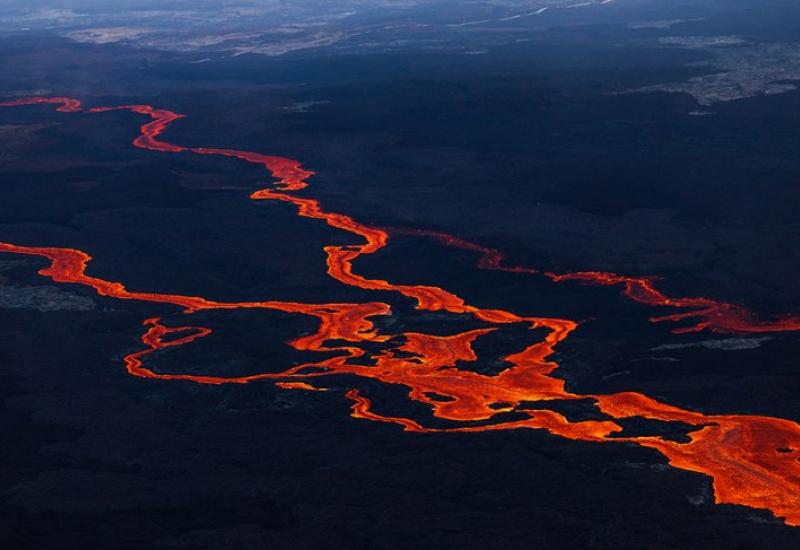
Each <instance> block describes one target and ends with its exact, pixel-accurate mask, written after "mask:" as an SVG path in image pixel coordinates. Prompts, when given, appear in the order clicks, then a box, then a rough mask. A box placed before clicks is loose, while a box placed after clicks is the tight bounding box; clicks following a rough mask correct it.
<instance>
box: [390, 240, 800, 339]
mask: <svg viewBox="0 0 800 550" xmlns="http://www.w3.org/2000/svg"><path fill="white" fill-rule="evenodd" d="M390 231H391V232H392V233H395V234H398V235H413V236H419V237H427V238H431V239H434V240H436V241H438V242H440V243H442V244H444V245H447V246H450V247H453V248H460V249H462V250H469V251H472V252H477V253H478V254H480V257H479V259H478V267H479V268H481V269H489V270H493V271H505V272H508V273H525V274H529V275H543V276H545V277H547V278H548V279H550V280H551V281H554V282H557V283H562V282H567V281H578V282H582V283H585V284H592V285H598V286H616V285H622V287H623V290H622V294H623V295H624V296H625V297H626V298H629V299H631V300H633V301H635V302H638V303H640V304H644V305H648V306H654V307H674V308H678V309H689V311H682V312H678V313H674V314H671V315H663V316H659V317H653V318H651V319H650V320H651V321H652V322H654V323H658V322H662V321H673V322H679V321H684V320H687V319H698V321H697V322H696V323H695V324H693V325H690V326H685V327H678V328H675V329H673V331H672V332H674V333H676V334H683V333H688V332H700V331H702V330H711V331H712V332H720V333H759V332H789V331H797V330H800V317H798V316H790V315H785V316H782V317H780V318H778V319H776V320H773V321H764V320H762V319H759V318H757V317H756V316H755V315H754V314H753V313H752V312H751V311H749V310H748V309H746V308H744V307H742V306H738V305H736V304H729V303H727V302H720V301H718V300H711V299H709V298H670V297H669V296H667V295H666V294H664V293H663V292H661V291H660V290H658V289H657V288H656V287H655V281H654V279H653V278H652V277H628V276H625V275H617V274H616V273H609V272H605V271H578V272H574V273H561V274H559V273H552V272H549V271H540V270H538V269H534V268H530V267H522V266H508V265H505V261H506V256H505V254H503V253H502V252H501V251H499V250H497V249H495V248H489V247H485V246H481V245H479V244H475V243H472V242H469V241H466V240H464V239H460V238H458V237H454V236H452V235H449V234H447V233H443V232H441V231H428V230H423V229H394V228H393V229H391V230H390Z"/></svg>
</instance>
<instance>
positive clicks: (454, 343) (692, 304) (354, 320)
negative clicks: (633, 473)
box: [0, 97, 800, 526]
mask: <svg viewBox="0 0 800 550" xmlns="http://www.w3.org/2000/svg"><path fill="white" fill-rule="evenodd" d="M42 103H47V104H54V105H57V106H58V107H57V110H58V111H61V112H85V113H103V112H107V111H111V110H127V111H131V112H134V113H138V114H141V115H144V116H146V117H148V118H149V121H148V122H147V123H146V124H144V125H143V126H141V134H140V135H139V136H138V137H137V138H136V139H135V140H134V142H133V143H134V145H135V146H137V147H140V148H143V149H148V150H152V151H159V152H164V153H182V154H197V155H216V156H225V157H233V158H236V159H240V160H242V161H244V162H248V163H252V164H256V165H261V166H263V167H264V168H265V169H266V170H267V171H268V172H269V174H270V175H271V176H272V177H273V178H274V179H275V180H276V181H275V183H274V184H273V185H272V186H271V187H269V188H265V189H261V190H259V191H256V192H254V193H253V194H252V195H251V199H253V200H273V201H282V202H285V203H288V204H290V205H293V206H294V207H295V208H296V210H297V214H298V216H300V217H303V218H312V219H316V220H321V221H322V222H324V223H326V224H327V225H328V226H330V227H332V228H335V229H338V230H341V231H344V232H347V233H349V234H351V235H353V236H355V237H357V238H359V239H361V240H362V241H363V242H362V243H361V244H355V245H343V246H333V245H331V246H326V247H325V248H324V250H325V253H326V255H327V273H328V275H329V276H330V277H332V278H333V279H335V280H336V281H339V282H341V283H343V284H345V285H350V286H353V287H358V288H361V289H365V290H372V291H383V292H393V293H399V294H400V295H402V296H404V297H406V298H408V299H410V300H412V301H413V302H414V303H415V304H416V309H417V310H423V311H444V312H449V313H456V314H462V315H469V316H472V317H473V318H475V319H476V320H478V321H480V322H481V323H482V324H483V325H485V328H479V329H474V330H470V331H466V332H462V333H458V334H453V335H449V336H434V335H430V334H423V333H416V332H405V333H401V334H382V333H381V331H380V330H379V329H378V328H377V327H376V325H375V323H374V322H373V321H374V319H375V318H376V317H378V316H387V315H390V314H391V308H390V306H389V304H386V303H383V302H379V301H372V302H364V303H320V304H308V303H300V302H283V301H254V302H222V301H215V300H212V299H208V298H203V297H199V296H183V295H173V294H159V293H156V292H139V291H133V290H128V289H127V288H126V287H125V286H124V284H122V283H121V282H116V281H108V280H104V279H101V278H97V277H93V276H91V275H90V274H88V273H87V270H88V267H89V263H90V261H91V256H89V255H88V254H87V253H85V252H82V251H80V250H75V249H69V248H52V247H27V246H18V245H14V244H10V243H3V242H0V252H5V253H10V254H21V255H29V256H38V257H41V258H46V259H47V260H49V262H50V265H49V267H46V268H45V269H42V270H41V271H40V272H39V273H40V274H41V275H43V276H45V277H49V278H50V279H52V280H53V281H55V282H58V283H71V284H78V285H83V286H87V287H91V288H92V289H94V290H95V291H96V292H97V293H98V294H99V295H101V296H107V297H110V298H114V299H119V300H137V301H141V302H150V303H160V304H170V305H174V306H177V307H178V308H181V310H182V312H183V313H184V314H185V315H187V316H189V315H191V314H192V313H195V312H199V311H207V310H233V309H266V310H274V311H281V312H286V313H290V314H300V315H305V316H310V317H313V318H316V319H317V321H318V328H317V330H316V332H314V333H313V334H310V335H305V336H302V337H299V338H297V339H295V340H292V341H290V342H288V345H289V346H291V347H292V348H294V349H296V350H301V351H308V352H321V353H322V352H324V354H325V356H326V358H325V359H321V360H319V361H316V362H312V363H306V364H302V365H297V366H294V367H292V368H290V369H288V370H285V371H283V372H279V373H275V372H268V373H261V374H253V375H249V376H240V377H219V376H212V375H196V374H174V373H173V374H164V373H159V372H156V371H155V370H153V369H152V368H149V367H148V366H147V365H146V362H147V358H148V356H149V355H152V354H154V353H157V352H158V351H159V350H162V349H165V348H173V347H177V346H185V345H189V344H191V343H192V342H194V341H196V340H198V339H201V338H204V337H206V336H208V335H209V334H210V333H211V330H210V329H208V328H206V327H202V326H192V325H187V326H180V327H168V326H166V325H164V324H163V323H162V322H161V320H160V319H159V318H157V317H152V318H149V319H146V320H145V321H144V327H145V329H144V330H145V332H144V334H143V335H142V337H141V341H142V344H143V346H142V349H141V350H140V351H137V352H135V353H131V354H129V355H127V356H126V357H125V366H126V368H127V370H128V372H129V373H130V374H132V375H134V376H137V377H142V378H150V379H157V380H184V381H189V382H195V383H199V384H244V383H249V382H253V381H256V380H272V381H274V383H275V384H276V385H277V386H279V387H281V388H284V389H290V390H291V389H302V390H315V389H320V390H322V389H324V388H321V387H318V386H317V385H316V384H317V383H319V381H320V380H322V379H324V377H328V376H332V375H350V376H355V377H361V378H365V379H370V380H374V381H377V382H380V383H384V384H392V385H398V386H402V387H405V388H407V389H408V398H409V399H410V400H411V401H414V402H417V403H420V404H423V405H424V406H427V407H428V408H429V409H430V411H431V413H432V414H433V416H434V417H436V418H437V419H440V420H441V421H443V422H445V421H446V422H448V426H449V427H445V428H442V427H431V426H426V425H424V424H423V423H422V422H421V421H419V420H415V419H413V418H409V417H390V416H384V415H381V414H378V413H377V412H375V411H374V410H373V408H372V403H371V401H370V400H369V399H368V398H367V397H366V396H364V395H362V394H361V393H360V392H359V391H358V390H355V389H351V390H349V391H348V392H347V393H346V397H347V398H348V399H349V400H350V401H352V406H351V411H352V412H351V414H352V416H353V417H355V418H361V419H367V420H372V421H377V422H386V423H393V424H398V425H400V426H402V427H403V428H404V429H405V430H406V431H413V432H436V433H441V432H459V431H461V432H480V431H488V430H510V429H520V428H534V429H544V430H547V431H548V432H550V433H551V434H553V435H556V436H560V437H563V438H567V439H572V440H579V441H591V442H597V443H613V442H627V443H634V444H637V445H640V446H642V447H649V448H652V449H655V450H656V451H658V452H659V453H661V454H662V455H664V456H665V457H666V458H667V460H668V461H669V463H670V464H671V465H672V466H674V467H676V468H680V469H683V470H689V471H692V472H699V473H702V474H705V475H708V476H710V477H711V478H712V479H713V484H714V492H715V498H716V502H718V503H729V504H739V505H744V506H750V507H753V508H762V509H767V510H770V511H771V512H772V513H774V514H775V515H776V516H778V517H780V518H783V519H784V520H785V522H786V523H787V524H790V525H796V526H797V525H800V462H799V461H798V458H800V425H798V424H797V423H795V422H792V421H789V420H782V419H778V418H769V417H763V416H749V415H707V414H702V413H699V412H695V411H691V410H686V409H682V408H678V407H675V406H671V405H669V404H665V403H661V402H659V401H657V400H655V399H652V398H650V397H648V396H646V395H643V394H640V393H634V392H623V393H614V394H607V395H597V394H576V393H572V392H570V391H567V389H566V388H565V383H564V381H563V380H561V379H559V378H556V377H554V376H553V372H554V371H555V370H556V369H557V368H558V364H557V363H555V362H554V361H553V360H552V355H553V353H554V350H555V347H556V346H557V345H558V344H559V343H560V342H563V341H564V340H565V339H566V338H568V337H569V335H570V333H571V332H572V331H573V330H575V328H576V327H577V323H576V322H575V321H572V320H569V319H556V318H545V317H532V316H521V315H517V314H515V313H512V312H510V311H504V310H500V309H483V308H479V307H475V306H472V305H469V304H467V303H466V302H465V301H464V300H463V299H462V298H460V297H459V296H457V295H455V294H453V293H451V292H448V291H447V290H444V289H442V288H439V287H435V286H419V285H402V284H394V283H391V282H389V281H386V280H381V279H369V278H366V277H363V276H361V275H358V274H357V273H356V272H355V271H354V266H353V262H354V261H355V260H356V259H358V258H359V257H360V256H362V255H366V254H372V253H374V252H376V251H378V250H379V249H381V248H383V247H385V246H387V244H388V242H389V236H390V233H391V231H389V230H384V229H380V228H377V227H369V226H367V225H364V224H361V223H359V222H358V221H356V220H354V219H353V218H351V217H349V216H346V215H343V214H337V213H333V212H328V211H326V210H325V209H323V207H322V206H321V205H320V203H319V202H318V201H317V200H314V199H311V198H305V197H300V196H297V195H296V194H294V193H295V192H297V191H300V190H302V189H305V188H306V187H307V186H308V180H309V178H310V177H311V176H313V175H314V173H313V172H311V171H308V170H306V169H304V168H303V166H302V165H301V164H300V163H299V162H298V161H295V160H291V159H287V158H282V157H276V156H269V155H263V154H260V153H253V152H247V151H238V150H232V149H216V148H203V147H184V146H180V145H175V144H172V143H168V142H166V141H162V140H161V139H160V136H161V134H162V133H163V132H164V130H165V129H166V128H167V127H168V126H169V125H170V124H171V123H172V122H174V121H175V120H178V119H180V118H182V115H179V114H176V113H173V112H171V111H168V110H164V109H157V108H154V107H151V106H148V105H125V106H118V107H95V108H91V109H87V110H85V111H84V110H83V108H82V105H81V103H80V102H79V101H78V100H75V99H70V98H63V97H52V98H44V97H34V98H26V99H19V100H15V101H10V102H7V103H0V106H4V107H11V106H23V105H34V104H42ZM411 232H412V233H414V234H417V235H420V236H423V237H428V238H433V239H436V240H438V241H440V242H441V243H444V244H446V245H449V246H454V247H458V248H463V249H467V250H472V251H474V252H476V254H478V255H479V260H478V267H479V268H484V269H495V270H501V271H510V272H514V273H520V274H524V275H538V276H544V277H547V278H549V279H550V280H552V281H553V282H555V283H561V282H566V281H579V282H582V283H586V284H596V285H601V286H609V285H620V286H621V287H622V288H623V295H624V296H625V297H627V298H628V299H631V300H634V301H636V302H639V303H641V304H645V305H648V306H654V307H661V306H669V307H673V308H677V309H679V310H681V311H680V312H679V313H675V314H671V315H666V316H662V317H657V318H655V319H653V320H654V321H667V322H676V321H684V320H693V321H696V322H695V324H694V325H691V326H689V327H682V328H678V329H676V332H686V331H700V330H712V331H716V332H728V333H752V332H774V331H787V330H800V318H797V317H792V318H788V317H787V318H782V319H780V320H776V321H761V320H758V319H757V318H755V316H754V315H752V314H751V313H750V312H749V311H747V310H746V309H744V308H742V307H740V306H737V305H733V304H728V303H724V302H717V301H714V300H711V299H708V298H671V297H668V296H666V295H665V294H663V293H662V292H660V291H659V290H657V289H656V288H655V286H654V283H653V281H652V280H650V279H647V278H642V277H625V276H621V275H616V274H613V273H602V272H579V273H567V274H554V273H547V272H544V273H541V272H539V271H537V270H535V269H532V268H525V267H509V266H506V265H505V258H504V256H503V255H502V253H500V252H499V251H497V250H494V249H491V248H486V247H482V246H480V245H476V244H474V243H469V242H467V241H463V240H460V239H458V238H456V237H451V236H449V235H445V234H442V233H434V232H427V231H411ZM511 325H516V326H521V327H526V328H527V329H528V330H529V331H536V334H537V335H539V334H543V335H544V336H543V337H542V338H540V339H539V340H540V341H537V342H536V343H533V344H531V345H529V346H528V347H525V348H524V349H519V350H518V351H516V352H515V353H512V354H510V355H507V356H505V357H503V361H504V362H505V364H506V368H505V369H504V370H502V371H501V372H499V373H497V374H492V375H489V374H481V373H478V372H475V371H472V370H467V369H466V368H465V367H464V366H465V365H469V364H470V363H472V364H474V363H475V362H477V361H479V358H478V356H477V354H476V352H475V351H474V349H473V344H474V342H475V341H476V340H478V339H479V338H481V337H482V336H484V335H486V334H489V333H491V332H494V331H498V330H501V329H502V328H504V327H509V326H511ZM374 343H382V344H383V346H384V348H385V349H383V350H382V351H379V352H375V351H370V350H372V349H374V346H372V347H370V344H374ZM386 348H388V349H386ZM331 355H333V356H332V357H331ZM586 399H590V400H592V401H593V402H594V403H595V406H596V408H597V409H598V411H600V412H601V413H602V414H603V415H605V416H604V418H605V419H603V420H584V421H571V420H568V419H567V418H566V417H565V416H563V415H561V414H559V413H557V412H554V411H552V410H547V409H546V408H541V409H537V408H535V407H534V408H531V403H532V402H540V403H542V402H546V401H552V400H586ZM541 406H542V407H544V405H541ZM509 412H514V413H516V416H514V419H513V420H508V417H509V415H508V414H507V413H509ZM634 417H639V418H645V419H651V420H656V421H664V422H683V423H686V424H689V425H691V426H692V427H693V429H694V431H691V432H689V434H688V436H687V437H688V441H686V442H677V441H674V440H671V439H667V438H664V437H661V436H655V435H654V436H637V437H633V436H630V437H628V436H625V435H624V434H623V428H622V427H621V425H620V424H619V423H617V422H615V420H620V419H626V418H634Z"/></svg>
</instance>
